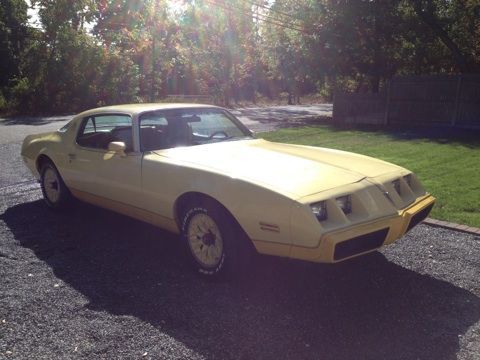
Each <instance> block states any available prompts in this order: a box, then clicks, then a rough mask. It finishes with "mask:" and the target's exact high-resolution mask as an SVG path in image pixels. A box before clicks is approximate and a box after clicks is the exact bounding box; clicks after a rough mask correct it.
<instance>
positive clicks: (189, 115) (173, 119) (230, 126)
mask: <svg viewBox="0 0 480 360" xmlns="http://www.w3.org/2000/svg"><path fill="white" fill-rule="evenodd" d="M251 137H252V134H251V133H250V131H249V130H248V129H247V128H246V127H245V126H244V125H243V124H242V123H240V121H239V120H237V119H236V118H235V117H234V116H233V115H231V114H230V113H228V112H227V111H225V110H223V109H217V108H213V109H208V108H206V109H205V108H201V109H195V108H187V109H174V110H159V111H152V112H148V113H144V114H142V115H141V116H140V143H141V146H142V150H143V151H149V150H160V149H168V148H172V147H177V146H193V145H200V144H206V143H212V142H219V141H228V140H239V139H245V138H251Z"/></svg>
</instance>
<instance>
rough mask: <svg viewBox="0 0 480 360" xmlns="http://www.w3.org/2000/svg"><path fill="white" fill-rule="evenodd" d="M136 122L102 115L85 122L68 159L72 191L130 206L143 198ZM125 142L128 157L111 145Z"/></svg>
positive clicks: (128, 118) (125, 153) (116, 116)
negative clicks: (109, 145) (134, 134)
mask: <svg viewBox="0 0 480 360" xmlns="http://www.w3.org/2000/svg"><path fill="white" fill-rule="evenodd" d="M132 130H133V127H132V118H131V117H130V115H126V114H98V115H93V116H89V117H86V118H84V119H83V121H82V123H81V124H80V128H79V131H78V133H77V137H76V141H75V143H74V144H73V146H72V147H71V148H70V151H69V153H68V154H67V156H68V165H67V167H68V173H69V179H70V188H71V189H72V191H74V192H75V191H80V192H82V193H83V195H85V194H86V195H95V196H97V197H98V198H99V199H102V198H103V199H109V200H114V201H116V202H120V203H123V204H127V205H136V204H138V202H139V199H140V198H141V161H142V157H141V153H140V152H135V151H133V150H134V149H133V131H132ZM113 141H117V142H124V143H125V145H126V150H125V152H124V153H119V152H114V151H109V150H108V144H109V143H111V142H113ZM97 200H98V199H97Z"/></svg>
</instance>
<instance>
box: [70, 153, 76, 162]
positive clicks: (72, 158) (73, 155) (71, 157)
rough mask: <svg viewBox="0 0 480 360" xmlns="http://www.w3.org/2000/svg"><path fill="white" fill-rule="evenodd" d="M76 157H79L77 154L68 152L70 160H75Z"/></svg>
mask: <svg viewBox="0 0 480 360" xmlns="http://www.w3.org/2000/svg"><path fill="white" fill-rule="evenodd" d="M76 157H77V155H76V154H68V158H69V159H70V161H71V160H75V159H76Z"/></svg>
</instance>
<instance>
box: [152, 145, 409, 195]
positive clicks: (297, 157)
mask: <svg viewBox="0 0 480 360" xmlns="http://www.w3.org/2000/svg"><path fill="white" fill-rule="evenodd" d="M155 153H156V154H157V155H159V156H161V157H166V158H168V159H169V162H173V163H178V164H179V165H180V164H181V165H183V166H189V167H195V168H201V169H204V170H208V171H214V172H217V173H221V174H223V175H226V176H229V177H231V178H233V179H241V180H244V181H248V182H252V183H255V184H258V185H260V186H263V187H266V188H269V189H271V190H273V191H277V192H281V193H284V194H288V195H290V196H292V195H293V196H294V197H297V198H298V197H304V196H307V195H312V194H315V193H319V192H322V191H325V190H329V189H333V188H336V187H340V186H342V185H346V184H351V183H355V182H358V181H360V180H362V179H364V178H366V177H376V176H379V175H383V174H386V173H389V172H393V171H398V170H401V169H402V168H400V167H398V166H396V165H393V164H390V163H387V162H385V161H381V160H377V159H374V158H371V157H368V156H363V155H358V154H354V153H349V152H345V151H339V150H333V149H326V148H318V147H311V146H300V145H290V144H281V143H274V142H269V141H266V140H263V139H255V140H240V141H225V142H218V143H213V144H206V145H199V146H191V147H179V148H174V149H166V150H158V151H155Z"/></svg>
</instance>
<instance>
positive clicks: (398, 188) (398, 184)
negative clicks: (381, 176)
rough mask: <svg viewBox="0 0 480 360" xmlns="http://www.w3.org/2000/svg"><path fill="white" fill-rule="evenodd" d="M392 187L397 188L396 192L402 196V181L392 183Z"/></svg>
mask: <svg viewBox="0 0 480 360" xmlns="http://www.w3.org/2000/svg"><path fill="white" fill-rule="evenodd" d="M392 185H393V187H394V188H395V191H396V192H397V194H398V195H401V194H402V192H401V189H400V179H397V180H394V181H392Z"/></svg>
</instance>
